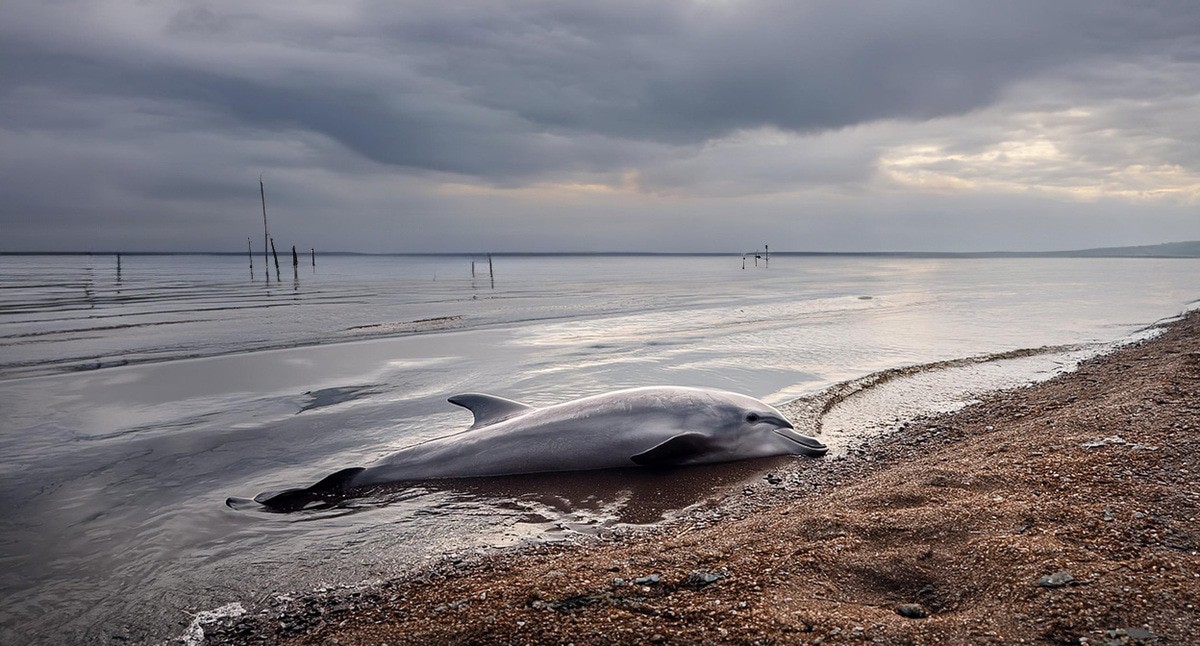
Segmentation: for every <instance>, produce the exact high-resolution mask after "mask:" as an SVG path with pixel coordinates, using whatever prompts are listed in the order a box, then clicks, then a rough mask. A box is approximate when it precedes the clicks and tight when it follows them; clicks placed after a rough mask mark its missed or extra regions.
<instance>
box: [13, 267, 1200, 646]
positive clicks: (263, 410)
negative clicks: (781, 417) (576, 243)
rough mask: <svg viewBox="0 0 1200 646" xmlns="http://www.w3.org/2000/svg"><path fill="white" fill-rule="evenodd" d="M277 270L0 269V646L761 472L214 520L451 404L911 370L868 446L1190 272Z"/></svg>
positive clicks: (494, 487)
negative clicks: (467, 399) (465, 399)
mask: <svg viewBox="0 0 1200 646" xmlns="http://www.w3.org/2000/svg"><path fill="white" fill-rule="evenodd" d="M297 260H298V263H297V264H296V265H293V264H292V263H291V258H284V259H283V266H282V268H277V266H276V265H275V264H274V263H273V262H272V263H270V264H266V265H265V264H264V262H263V258H262V257H261V256H259V257H255V258H253V265H251V259H250V258H248V257H246V256H236V255H129V254H126V255H123V256H121V257H119V258H118V257H117V256H115V255H111V254H105V255H101V254H96V255H0V510H2V512H3V513H0V565H2V567H0V643H6V644H16V643H22V644H29V643H33V644H38V643H44V644H60V643H115V642H120V643H176V642H178V639H179V638H180V637H181V636H182V635H183V634H184V633H185V631H186V630H187V629H188V627H189V625H191V624H192V623H193V621H194V620H195V618H196V617H197V614H198V613H200V612H202V611H206V610H211V609H214V608H219V607H227V604H231V603H241V604H244V606H245V607H247V608H254V607H256V605H261V604H263V603H266V602H269V601H270V600H272V599H275V598H277V597H279V596H280V595H293V594H300V593H304V592H308V591H312V590H320V589H328V588H333V587H337V586H348V585H358V584H361V583H364V582H370V581H376V580H381V579H386V578H389V577H395V576H400V575H403V574H405V573H409V572H413V571H414V570H415V569H418V568H420V567H423V566H426V565H428V564H429V563H431V562H433V561H434V560H437V559H442V558H446V557H454V556H455V555H462V554H471V553H475V552H478V551H486V550H495V549H503V548H505V547H507V546H511V545H515V544H519V543H522V542H526V541H553V540H595V538H594V537H600V538H603V537H604V536H605V535H606V532H614V531H622V530H624V529H627V528H630V527H639V526H645V525H652V524H654V523H657V522H661V521H663V520H664V519H669V518H672V517H675V516H677V515H679V514H682V513H687V510H688V509H689V508H691V507H693V506H695V505H697V504H701V503H702V501H705V500H711V499H712V498H713V497H715V496H720V495H723V493H722V492H724V491H725V490H726V489H725V488H728V487H729V486H731V483H736V482H737V481H738V478H744V477H758V476H759V475H761V470H760V471H758V472H756V471H755V470H754V469H755V467H754V466H753V465H751V466H746V465H739V466H737V467H721V466H716V467H696V468H692V469H679V470H676V471H669V472H665V473H659V472H656V473H653V474H646V473H643V472H624V471H617V472H611V473H593V474H586V475H584V476H580V475H579V474H552V475H541V476H530V477H526V478H521V477H516V478H503V479H482V480H472V481H447V482H441V483H420V484H417V485H414V486H409V487H404V488H398V489H397V490H395V491H389V492H383V493H380V494H378V495H372V496H369V497H366V498H362V499H353V500H348V501H345V502H344V503H342V504H338V505H333V506H331V507H328V508H324V509H313V510H306V511H301V512H294V513H287V514H280V513H269V512H267V511H265V510H260V509H255V508H253V506H251V507H247V506H238V505H233V506H231V505H229V504H227V500H228V499H229V498H235V499H236V498H252V497H253V496H254V495H255V494H257V493H259V492H264V491H272V490H279V489H284V488H288V487H297V486H305V485H308V484H311V483H313V482H315V481H317V480H319V479H321V478H322V477H324V476H325V475H328V474H330V473H332V472H333V471H336V470H338V469H341V468H345V467H349V466H366V465H369V464H370V463H372V462H373V461H375V460H378V459H380V458H383V457H385V456H387V455H389V454H390V453H392V452H394V451H396V450H398V449H400V448H402V447H404V446H407V445H410V444H413V443H415V442H419V441H422V440H425V439H429V438H432V437H437V436H440V435H445V434H448V433H452V432H455V431H458V430H461V429H463V428H465V427H466V426H469V425H470V414H469V413H468V412H467V411H465V410H462V409H458V408H456V407H454V406H452V405H450V404H449V403H447V401H446V399H447V397H449V396H451V395H453V394H455V393H461V392H487V393H493V394H496V395H501V396H504V397H508V398H510V399H517V400H520V401H524V402H527V403H529V404H532V405H548V404H553V403H558V402H563V401H566V400H569V399H573V398H576V397H580V396H585V395H591V394H596V393H601V392H606V391H610V390H615V389H619V388H627V387H635V386H648V385H687V386H702V387H710V388H721V389H726V390H732V391H737V392H741V393H745V394H749V395H753V396H755V397H758V398H760V399H763V400H764V401H766V402H768V403H771V404H775V405H784V404H786V403H788V402H792V401H794V400H798V399H800V400H803V398H806V397H814V396H817V395H819V394H820V393H823V392H828V391H829V389H831V388H838V387H840V386H844V385H845V384H848V383H859V384H867V387H863V388H861V389H860V390H861V391H863V392H864V393H866V394H869V392H870V390H871V389H870V388H869V385H870V384H871V383H872V380H871V376H872V375H881V374H901V373H902V374H904V375H909V376H910V377H911V378H912V379H913V381H912V383H913V384H917V387H915V388H913V389H911V390H910V391H903V390H902V391H899V392H902V393H904V394H902V395H901V396H899V397H898V398H896V399H899V400H902V403H903V406H902V412H900V413H898V412H896V410H897V409H895V406H894V403H893V404H888V405H884V404H878V403H871V402H872V398H871V397H869V396H865V395H864V396H863V397H861V401H862V402H863V403H862V405H861V406H860V407H859V410H857V412H855V413H854V414H850V415H845V416H844V417H845V419H849V420H851V422H844V421H843V422H842V423H843V424H844V425H848V426H857V427H861V428H870V429H882V430H878V431H872V432H885V429H886V428H890V427H894V426H895V424H896V423H897V422H899V421H901V419H900V418H901V417H903V416H907V415H915V414H919V413H921V412H922V411H923V410H925V409H926V408H938V407H939V406H944V402H935V401H934V400H936V399H938V398H937V397H933V396H930V397H929V402H928V406H926V404H925V398H926V395H928V393H927V392H926V391H925V390H922V389H923V388H928V387H927V386H922V385H920V384H921V383H923V382H921V379H925V380H926V381H928V382H938V381H939V379H935V378H931V376H936V375H938V374H943V377H944V378H942V379H940V381H941V382H953V384H954V387H955V388H957V389H958V390H957V391H956V392H958V393H959V394H958V395H956V396H957V397H959V399H963V402H962V403H966V402H967V401H968V400H969V397H968V396H966V395H963V394H962V393H967V394H968V395H971V396H974V395H977V394H978V393H979V392H981V391H984V390H987V389H988V388H993V387H998V386H1004V387H1012V386H1014V385H1016V386H1019V385H1021V384H1025V383H1031V382H1034V381H1037V380H1039V379H1045V378H1048V377H1050V376H1053V375H1054V374H1057V373H1059V372H1061V371H1063V370H1068V369H1070V367H1071V366H1072V365H1074V363H1077V362H1078V360H1080V359H1081V358H1085V357H1086V356H1090V355H1093V354H1096V353H1100V352H1103V351H1105V350H1106V349H1110V348H1112V347H1114V345H1116V344H1120V343H1123V342H1128V341H1130V340H1133V339H1138V338H1145V337H1147V336H1150V335H1153V334H1154V333H1155V330H1156V326H1158V325H1160V324H1161V323H1162V322H1164V321H1167V320H1170V319H1171V318H1172V317H1175V316H1177V315H1179V314H1180V313H1182V312H1184V311H1186V310H1189V309H1192V308H1195V307H1197V306H1198V305H1200V304H1198V302H1197V298H1198V297H1200V290H1198V289H1197V285H1198V284H1200V282H1198V281H1197V278H1198V277H1200V259H1147V258H1138V259H1121V258H1002V257H991V258H988V257H982V258H981V257H974V258H971V257H949V258H936V257H906V256H889V255H846V256H839V255H805V254H799V255H786V254H772V255H771V257H770V258H769V259H767V258H765V257H761V258H755V257H754V256H753V255H752V256H749V257H743V256H742V255H741V254H737V255H699V256H679V255H494V256H487V255H474V256H472V255H444V256H363V255H336V254H317V255H316V256H315V258H314V257H313V256H311V255H301V256H299V257H298V259H297ZM1022 351H1028V352H1022ZM1029 356H1036V357H1041V358H1042V359H1043V360H1041V361H1033V362H1027V361H1024V358H1027V357H1029ZM1013 357H1019V358H1021V360H1015V361H1014V360H1012V358H1013ZM1006 361H1008V362H1009V363H1007V364H1005V362H1006ZM964 362H965V363H964ZM990 364H994V365H996V366H1000V365H1001V364H1005V365H1006V366H1007V367H1006V368H1005V374H1006V377H1005V380H1003V382H1002V383H999V382H997V383H993V382H989V381H988V379H987V378H986V375H985V374H984V373H986V370H985V371H980V370H975V371H974V372H968V373H959V372H954V373H948V372H944V371H946V370H960V369H961V368H962V366H963V365H972V366H978V365H983V366H987V365H990ZM898 369H903V370H902V371H901V373H897V372H896V371H897V370H898ZM889 371H890V372H889ZM973 380H977V381H973ZM878 381H881V382H882V381H883V380H878ZM887 381H888V383H889V384H892V387H894V386H895V383H896V381H897V380H894V379H889V380H887ZM901 381H902V380H901ZM972 384H974V387H972ZM932 388H935V389H936V386H935V387H932ZM922 393H925V394H922ZM943 399H944V397H943ZM935 403H936V405H935ZM889 406H891V408H889ZM854 420H858V421H854ZM807 424H808V425H809V426H812V425H813V422H811V421H809V422H807ZM816 426H817V427H816V428H806V427H804V425H803V424H801V429H800V430H801V431H802V432H809V433H811V434H820V433H821V432H822V429H821V428H819V426H820V420H817V422H816ZM826 432H829V431H828V430H827V431H826ZM860 435H861V433H860ZM843 444H844V443H843ZM831 445H834V446H841V447H842V449H844V448H845V446H843V445H838V443H837V442H831ZM836 453H837V451H834V452H833V453H831V455H830V456H829V457H828V458H826V459H829V460H834V459H837V455H836ZM789 459H795V460H800V459H808V458H789ZM764 468H765V467H764Z"/></svg>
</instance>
